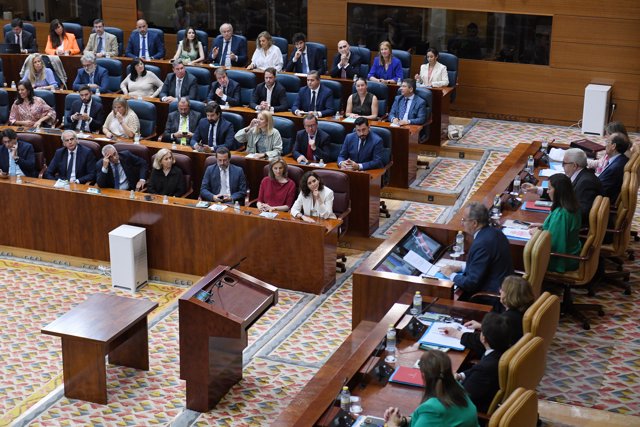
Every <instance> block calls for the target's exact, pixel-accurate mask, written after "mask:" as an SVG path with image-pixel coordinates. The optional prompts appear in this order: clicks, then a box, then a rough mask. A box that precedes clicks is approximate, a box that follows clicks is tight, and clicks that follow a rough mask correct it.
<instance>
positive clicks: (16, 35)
mask: <svg viewBox="0 0 640 427" xmlns="http://www.w3.org/2000/svg"><path fill="white" fill-rule="evenodd" d="M23 27H24V22H22V19H20V18H13V20H12V21H11V31H8V32H7V33H6V34H5V35H4V42H5V43H15V44H17V45H19V46H20V53H34V52H37V51H38V45H37V43H36V38H35V37H33V34H31V33H30V32H29V31H27V30H25V29H23Z"/></svg>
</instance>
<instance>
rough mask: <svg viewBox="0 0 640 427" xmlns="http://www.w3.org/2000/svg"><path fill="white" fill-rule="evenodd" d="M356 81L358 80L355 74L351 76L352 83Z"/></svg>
mask: <svg viewBox="0 0 640 427" xmlns="http://www.w3.org/2000/svg"><path fill="white" fill-rule="evenodd" d="M357 80H358V75H357V74H354V75H353V82H354V83H355V82H356V81H357Z"/></svg>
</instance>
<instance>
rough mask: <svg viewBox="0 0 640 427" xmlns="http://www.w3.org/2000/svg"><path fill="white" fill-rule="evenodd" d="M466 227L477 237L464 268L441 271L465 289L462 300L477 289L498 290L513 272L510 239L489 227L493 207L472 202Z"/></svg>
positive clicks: (448, 266) (464, 223) (481, 290)
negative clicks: (490, 211)
mask: <svg viewBox="0 0 640 427" xmlns="http://www.w3.org/2000/svg"><path fill="white" fill-rule="evenodd" d="M462 227H463V229H464V231H465V233H466V234H467V235H469V236H473V243H472V244H471V247H470V248H469V252H468V256H467V263H466V266H465V268H464V271H461V270H462V268H461V267H459V266H455V265H446V266H444V267H443V268H442V269H441V270H440V271H441V272H442V274H444V275H445V276H447V277H450V278H451V280H452V281H453V283H454V285H456V286H457V287H458V288H459V289H461V290H462V295H461V296H460V300H461V301H468V300H469V298H471V296H472V295H473V294H475V293H476V292H494V293H498V290H499V289H500V285H501V284H502V281H503V280H504V278H505V277H507V276H509V275H510V274H513V262H512V261H511V252H510V250H509V241H508V240H507V238H506V237H505V235H504V234H503V233H502V231H500V230H498V229H496V228H493V227H489V210H488V209H487V208H486V207H485V206H484V205H483V204H481V203H477V202H473V203H470V204H469V205H468V206H467V207H466V208H465V209H464V219H463V220H462Z"/></svg>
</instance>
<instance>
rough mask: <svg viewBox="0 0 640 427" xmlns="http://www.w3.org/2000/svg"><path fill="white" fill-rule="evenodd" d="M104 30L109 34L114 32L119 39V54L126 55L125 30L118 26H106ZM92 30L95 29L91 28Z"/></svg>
mask: <svg viewBox="0 0 640 427" xmlns="http://www.w3.org/2000/svg"><path fill="white" fill-rule="evenodd" d="M104 30H105V31H106V32H107V33H109V34H113V35H114V36H116V40H117V41H118V56H123V55H124V31H122V29H120V28H116V27H104ZM91 32H92V33H93V32H94V31H93V30H91Z"/></svg>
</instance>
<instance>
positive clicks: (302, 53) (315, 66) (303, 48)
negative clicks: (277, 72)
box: [285, 33, 325, 74]
mask: <svg viewBox="0 0 640 427" xmlns="http://www.w3.org/2000/svg"><path fill="white" fill-rule="evenodd" d="M292 42H293V45H294V46H295V48H296V50H294V51H293V53H292V54H291V56H290V57H289V61H288V62H287V66H286V68H285V71H289V72H293V73H302V74H309V72H310V71H311V70H316V71H318V74H324V72H325V69H324V58H323V56H322V52H320V50H319V49H317V48H316V47H315V46H309V45H307V37H306V36H305V35H304V34H303V33H295V34H294V35H293V39H292Z"/></svg>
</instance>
